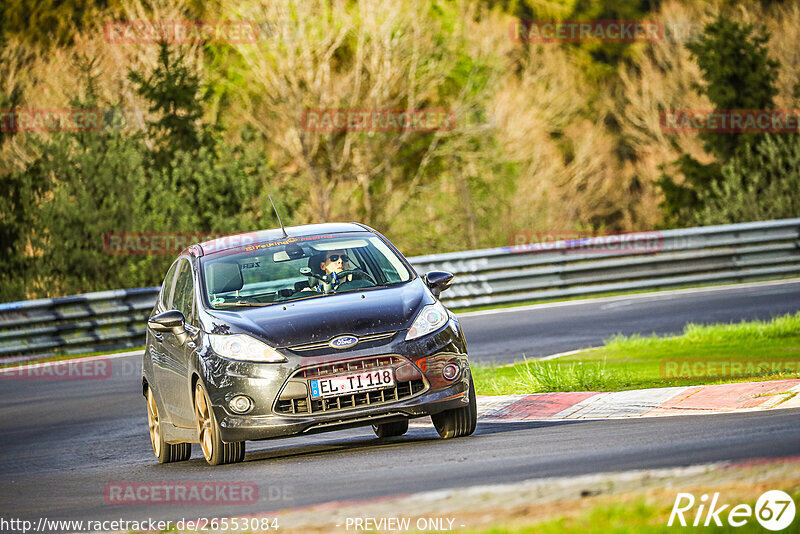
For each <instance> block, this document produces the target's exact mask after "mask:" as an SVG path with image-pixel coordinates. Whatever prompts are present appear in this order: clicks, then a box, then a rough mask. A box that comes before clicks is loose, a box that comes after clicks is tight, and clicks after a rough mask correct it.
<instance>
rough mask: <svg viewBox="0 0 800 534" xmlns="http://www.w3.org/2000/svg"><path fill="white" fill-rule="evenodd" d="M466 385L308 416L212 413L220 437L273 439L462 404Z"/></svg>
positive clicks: (418, 414)
mask: <svg viewBox="0 0 800 534" xmlns="http://www.w3.org/2000/svg"><path fill="white" fill-rule="evenodd" d="M467 384H468V383H467ZM468 387H469V386H468V385H465V383H464V382H462V381H459V382H457V383H455V384H453V385H452V386H450V387H448V388H445V389H442V390H439V391H430V390H428V391H427V392H426V393H422V394H420V395H418V396H416V397H413V398H410V399H407V400H400V401H397V402H393V403H387V404H382V405H379V406H371V407H359V408H353V409H350V410H343V411H339V412H333V413H319V414H312V415H308V416H291V417H287V416H282V415H262V416H248V415H235V414H230V413H228V412H227V410H224V408H223V407H222V406H214V414H215V415H216V417H217V421H218V422H219V426H220V434H221V437H222V440H223V441H226V442H231V441H245V440H259V439H272V438H281V437H290V436H296V435H301V434H314V433H317V432H328V431H333V430H342V429H345V428H353V427H358V426H366V425H374V424H379V423H389V422H392V421H397V420H399V419H410V418H415V417H424V416H426V415H433V414H435V413H439V412H442V411H445V410H451V409H453V408H461V407H463V406H466V405H467V404H468V403H469V399H468V396H467V394H466V393H467V391H468Z"/></svg>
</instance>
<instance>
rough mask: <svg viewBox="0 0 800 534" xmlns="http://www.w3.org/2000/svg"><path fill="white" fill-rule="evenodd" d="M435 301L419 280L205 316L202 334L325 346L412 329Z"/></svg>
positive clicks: (282, 344)
mask: <svg viewBox="0 0 800 534" xmlns="http://www.w3.org/2000/svg"><path fill="white" fill-rule="evenodd" d="M432 302H434V299H433V297H431V295H430V292H429V291H428V290H427V288H426V287H425V285H424V282H422V280H420V279H419V278H417V279H415V280H412V281H411V282H408V283H406V284H403V285H401V286H397V287H387V288H382V289H371V290H366V291H352V292H348V293H342V294H339V295H327V296H321V297H313V298H309V299H303V300H296V301H288V302H285V303H278V304H273V305H270V306H264V307H258V308H242V309H239V310H235V311H229V310H224V311H221V310H214V311H213V312H209V313H208V324H207V326H206V331H208V332H211V333H235V332H243V333H246V334H251V335H253V336H255V337H257V338H259V339H262V340H264V341H265V342H267V343H268V344H270V345H271V346H273V347H289V346H294V345H303V344H306V343H314V342H320V341H327V340H329V339H331V338H332V337H335V336H337V335H342V334H353V335H355V336H361V335H365V334H371V333H379V332H391V331H398V330H403V329H406V328H410V327H411V324H412V323H413V321H414V318H415V317H416V315H417V312H418V311H419V310H420V308H422V306H425V305H426V304H430V303H432Z"/></svg>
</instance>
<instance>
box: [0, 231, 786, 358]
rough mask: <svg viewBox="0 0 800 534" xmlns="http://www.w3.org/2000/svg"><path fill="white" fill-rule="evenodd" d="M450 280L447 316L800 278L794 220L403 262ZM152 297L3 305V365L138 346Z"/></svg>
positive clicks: (102, 295)
mask: <svg viewBox="0 0 800 534" xmlns="http://www.w3.org/2000/svg"><path fill="white" fill-rule="evenodd" d="M409 260H410V261H411V263H412V264H413V265H414V268H415V269H416V270H417V271H418V272H420V273H425V272H427V271H431V270H445V271H450V272H453V273H455V274H456V278H455V281H454V283H453V285H452V287H451V288H450V289H449V290H448V291H447V292H445V293H443V294H442V301H443V302H444V303H445V304H446V305H447V306H449V307H450V308H454V309H463V308H471V307H476V306H489V305H495V304H510V303H515V302H524V301H532V300H544V299H552V298H564V297H575V296H583V295H587V296H588V295H593V294H598V293H606V292H624V291H634V290H641V289H660V288H674V287H681V286H690V285H701V284H710V283H719V282H741V281H754V280H768V279H776V278H786V277H793V276H800V218H799V219H783V220H777V221H765V222H756V223H744V224H732V225H723V226H707V227H701V228H689V229H683V230H667V231H664V232H646V233H640V234H625V235H619V236H612V237H610V236H605V237H594V238H586V239H574V240H568V241H557V242H550V243H536V244H531V245H522V246H512V247H500V248H493V249H484V250H470V251H464V252H453V253H447V254H435V255H430V256H418V257H414V258H409ZM158 289H159V288H157V287H147V288H139V289H127V290H116V291H103V292H99V293H88V294H85V295H76V296H71V297H62V298H55V299H41V300H31V301H22V302H11V303H6V304H0V357H1V358H3V359H4V360H6V361H8V360H13V359H28V358H30V357H31V356H33V355H40V354H46V353H52V352H56V351H58V352H61V353H67V354H69V353H79V352H87V351H92V350H112V349H117V348H125V347H133V346H138V345H141V344H142V343H143V342H144V326H145V320H146V318H147V316H148V315H149V313H150V310H151V309H152V307H153V305H154V303H155V299H156V295H157V294H158Z"/></svg>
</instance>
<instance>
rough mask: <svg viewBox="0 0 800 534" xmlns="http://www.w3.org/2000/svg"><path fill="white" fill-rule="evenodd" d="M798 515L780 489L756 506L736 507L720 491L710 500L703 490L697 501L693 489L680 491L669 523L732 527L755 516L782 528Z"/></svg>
mask: <svg viewBox="0 0 800 534" xmlns="http://www.w3.org/2000/svg"><path fill="white" fill-rule="evenodd" d="M695 505H697V506H696V508H695ZM684 514H686V515H685V516H684ZM794 516H795V505H794V500H792V497H791V496H790V495H789V494H787V493H785V492H783V491H780V490H770V491H767V492H764V493H763V494H762V495H761V497H759V498H758V500H757V501H756V505H755V507H751V506H750V505H749V504H737V505H736V506H733V507H731V505H730V504H721V503H720V502H719V493H714V495H713V496H712V497H711V500H710V502H709V498H708V495H707V494H703V495H702V496H701V497H700V500H699V501H697V500H696V499H695V497H694V495H692V494H691V493H679V494H678V496H677V497H676V498H675V504H674V505H673V506H672V512H670V514H669V521H667V526H668V527H671V526H673V525H675V526H678V525H680V526H682V527H686V526H693V527H701V526H702V527H708V526H717V527H721V526H723V525H724V524H725V523H727V524H728V525H730V526H732V527H742V526H744V525H746V524H747V523H748V522H749V521H751V520H752V519H753V517H755V519H756V521H758V523H759V524H760V525H761V526H762V527H764V528H765V529H767V530H772V531H778V530H783V529H785V528H786V527H788V526H789V525H791V524H792V521H793V520H794Z"/></svg>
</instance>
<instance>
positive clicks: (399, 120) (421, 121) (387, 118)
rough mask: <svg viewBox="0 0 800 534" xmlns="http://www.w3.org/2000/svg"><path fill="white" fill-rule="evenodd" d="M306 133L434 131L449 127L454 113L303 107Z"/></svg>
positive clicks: (302, 118) (452, 124)
mask: <svg viewBox="0 0 800 534" xmlns="http://www.w3.org/2000/svg"><path fill="white" fill-rule="evenodd" d="M300 124H301V127H302V129H303V130H305V131H307V132H345V131H350V132H405V131H412V132H433V131H437V130H452V129H453V128H454V127H455V113H453V111H451V110H447V109H441V108H430V109H346V108H335V109H306V110H304V111H303V114H302V116H301V118H300Z"/></svg>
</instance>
